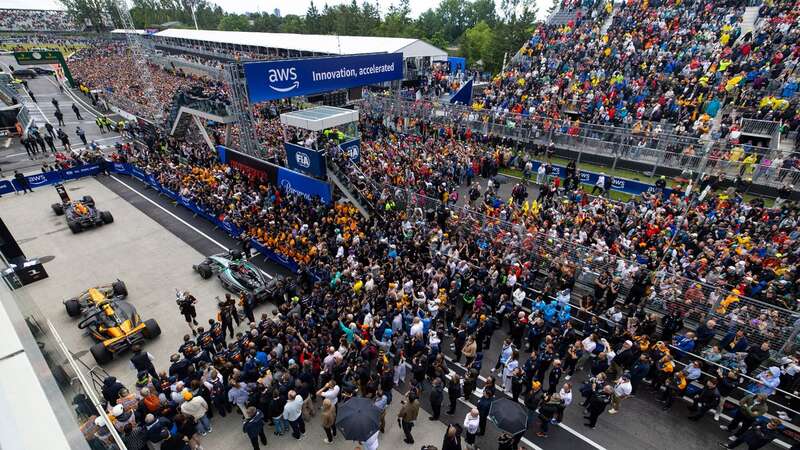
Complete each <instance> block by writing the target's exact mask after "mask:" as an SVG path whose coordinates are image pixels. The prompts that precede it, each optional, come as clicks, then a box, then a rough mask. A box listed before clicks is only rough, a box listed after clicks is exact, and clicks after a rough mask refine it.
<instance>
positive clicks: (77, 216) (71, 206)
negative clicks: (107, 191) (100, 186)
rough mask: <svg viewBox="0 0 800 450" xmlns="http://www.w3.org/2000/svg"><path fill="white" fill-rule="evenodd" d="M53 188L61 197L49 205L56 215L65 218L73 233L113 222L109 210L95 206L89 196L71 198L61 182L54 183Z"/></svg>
mask: <svg viewBox="0 0 800 450" xmlns="http://www.w3.org/2000/svg"><path fill="white" fill-rule="evenodd" d="M55 188H56V192H58V195H59V197H61V203H53V204H52V205H50V207H51V208H52V209H53V212H54V213H56V215H57V216H61V215H63V216H65V217H66V218H67V226H69V229H70V230H71V231H72V232H73V233H80V232H81V231H83V230H85V229H86V228H93V227H99V226H101V225H104V224H107V223H112V222H114V216H112V215H111V213H110V212H109V211H99V210H98V209H97V208H95V206H94V199H93V198H92V197H91V196H89V195H84V196H83V197H82V198H81V199H80V200H72V199H71V198H69V194H67V190H66V189H65V188H64V185H63V184H60V183H59V184H56V185H55Z"/></svg>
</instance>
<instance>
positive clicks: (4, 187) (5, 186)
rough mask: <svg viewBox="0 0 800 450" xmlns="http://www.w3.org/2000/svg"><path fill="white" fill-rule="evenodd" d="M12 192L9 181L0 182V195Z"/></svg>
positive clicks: (11, 185)
mask: <svg viewBox="0 0 800 450" xmlns="http://www.w3.org/2000/svg"><path fill="white" fill-rule="evenodd" d="M12 192H14V185H13V184H11V181H9V180H0V195H4V194H10V193H12Z"/></svg>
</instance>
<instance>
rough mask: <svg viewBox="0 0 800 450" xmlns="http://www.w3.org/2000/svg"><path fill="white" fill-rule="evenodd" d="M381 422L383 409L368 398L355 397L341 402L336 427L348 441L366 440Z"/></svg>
mask: <svg viewBox="0 0 800 450" xmlns="http://www.w3.org/2000/svg"><path fill="white" fill-rule="evenodd" d="M380 424H381V411H380V410H379V409H378V408H377V407H376V406H375V405H374V404H373V402H372V400H370V399H368V398H364V397H353V398H351V399H350V400H348V401H346V402H344V403H341V404H339V411H338V412H337V413H336V428H337V429H338V430H339V431H341V433H342V436H344V438H345V439H347V440H348V441H366V440H367V439H369V438H370V436H372V435H373V434H375V432H376V431H378V427H380Z"/></svg>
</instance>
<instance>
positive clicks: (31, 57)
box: [14, 51, 63, 66]
mask: <svg viewBox="0 0 800 450" xmlns="http://www.w3.org/2000/svg"><path fill="white" fill-rule="evenodd" d="M14 59H16V60H17V64H19V65H21V66H28V65H39V64H60V63H61V61H62V60H63V56H62V55H61V52H58V51H39V52H14Z"/></svg>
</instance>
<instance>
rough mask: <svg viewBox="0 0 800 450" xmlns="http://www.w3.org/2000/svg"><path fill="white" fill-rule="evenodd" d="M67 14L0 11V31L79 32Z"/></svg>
mask: <svg viewBox="0 0 800 450" xmlns="http://www.w3.org/2000/svg"><path fill="white" fill-rule="evenodd" d="M82 29H83V27H82V26H80V25H79V24H78V23H77V22H76V21H75V19H74V18H73V17H72V16H71V15H70V14H69V13H68V12H67V11H60V10H43V9H0V31H17V32H21V31H50V32H63V31H80V30H82Z"/></svg>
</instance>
